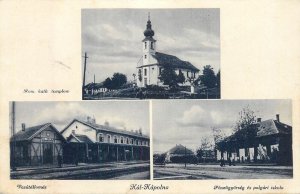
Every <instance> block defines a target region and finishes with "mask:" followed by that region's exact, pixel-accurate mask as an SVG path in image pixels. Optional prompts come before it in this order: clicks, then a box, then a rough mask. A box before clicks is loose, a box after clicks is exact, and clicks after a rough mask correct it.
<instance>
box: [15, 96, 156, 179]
mask: <svg viewBox="0 0 300 194" xmlns="http://www.w3.org/2000/svg"><path fill="white" fill-rule="evenodd" d="M10 120H11V121H10V123H11V126H10V134H11V135H10V176H11V179H36V180H39V179H64V180H86V179H91V180H96V179H97V180H98V179H99V180H108V179H115V180H129V179H130V180H135V179H136V180H140V179H142V180H144V179H145V180H146V179H148V180H149V179H150V136H149V134H150V133H149V126H150V123H149V104H148V102H146V101H139V102H133V101H132V102H126V103H124V102H120V101H119V102H118V101H114V102H109V103H108V102H107V101H98V102H95V101H93V102H83V101H81V102H80V101H77V102H71V101H70V102H50V101H48V102H11V104H10Z"/></svg>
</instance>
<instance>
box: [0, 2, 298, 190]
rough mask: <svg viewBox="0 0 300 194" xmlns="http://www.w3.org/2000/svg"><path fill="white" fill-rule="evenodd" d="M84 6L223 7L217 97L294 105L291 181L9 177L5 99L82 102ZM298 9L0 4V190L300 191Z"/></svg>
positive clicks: (277, 5) (273, 5)
mask: <svg viewBox="0 0 300 194" xmlns="http://www.w3.org/2000/svg"><path fill="white" fill-rule="evenodd" d="M82 8H220V24H221V27H220V31H221V83H222V87H221V89H222V99H292V100H293V158H294V177H293V179H289V180H278V179H277V180H276V179H274V180H178V181H150V180H149V181H105V180H91V181H90V180H76V181H67V180H63V181H61V180H41V181H37V180H31V181H30V180H10V178H9V169H10V168H9V107H8V105H9V104H8V102H9V101H13V100H16V101H45V100H46V101H62V100H66V101H80V100H81V85H82V70H81V63H82V51H81V9H82ZM299 10H300V1H298V0H290V1H284V0H282V1H279V0H274V1H266V0H255V1H235V0H229V1H217V0H211V1H201V0H200V1H186V2H184V1H176V0H173V1H171V0H170V1H138V0H128V1H122V0H119V1H118V0H115V1H79V0H77V1H72V0H70V1H63V0H62V1H50V0H49V1H14V0H12V1H8V0H2V1H0V95H1V96H0V100H1V106H0V116H1V117H0V127H1V130H0V143H1V145H0V153H1V154H0V164H1V165H0V193H41V192H44V193H141V192H148V193H153V191H133V190H129V189H130V184H132V183H136V184H144V183H150V184H154V185H160V184H162V185H165V186H169V189H168V190H165V191H157V192H159V193H214V192H222V193H228V191H226V190H223V191H220V190H219V191H216V190H213V187H214V186H215V185H221V186H226V185H228V186H240V185H243V186H258V185H269V186H273V185H277V186H280V185H281V186H283V187H284V190H279V191H277V193H299V192H300V184H299V182H300V170H299V164H300V154H299V150H300V137H299V136H300V133H299V130H300V11H299ZM59 62H62V63H63V64H65V65H67V66H69V67H70V68H64V67H62V66H61V64H60V63H59ZM24 89H33V90H37V89H48V90H51V89H65V90H69V91H70V93H68V94H47V95H45V94H37V93H36V94H25V93H23V90H24ZM18 184H22V185H27V184H36V185H46V186H47V190H44V191H43V190H19V189H17V186H16V185H18ZM233 192H240V191H231V192H230V193H233ZM251 192H253V191H251V190H247V191H244V193H251ZM256 192H257V191H256ZM261 192H265V193H274V192H276V191H274V190H267V191H261Z"/></svg>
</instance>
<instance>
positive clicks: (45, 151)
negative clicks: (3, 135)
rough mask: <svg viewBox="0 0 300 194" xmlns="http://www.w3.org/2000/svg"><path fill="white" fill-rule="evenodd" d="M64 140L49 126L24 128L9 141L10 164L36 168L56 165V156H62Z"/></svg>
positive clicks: (47, 124) (23, 126) (49, 124)
mask: <svg viewBox="0 0 300 194" xmlns="http://www.w3.org/2000/svg"><path fill="white" fill-rule="evenodd" d="M64 143H65V138H64V137H63V136H62V135H61V134H60V133H59V131H58V130H57V129H56V128H55V127H54V126H53V125H52V124H51V123H46V124H42V125H38V126H34V127H29V128H26V126H25V124H22V130H20V131H19V132H17V133H16V134H15V135H14V136H13V137H11V139H10V146H11V152H10V153H11V160H10V161H11V164H12V162H14V165H15V166H37V165H53V164H57V163H58V161H57V156H58V155H60V156H61V157H62V155H63V145H64Z"/></svg>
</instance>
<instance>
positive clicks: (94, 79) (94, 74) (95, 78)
mask: <svg viewBox="0 0 300 194" xmlns="http://www.w3.org/2000/svg"><path fill="white" fill-rule="evenodd" d="M95 80H96V78H95V74H94V83H96V81H95Z"/></svg>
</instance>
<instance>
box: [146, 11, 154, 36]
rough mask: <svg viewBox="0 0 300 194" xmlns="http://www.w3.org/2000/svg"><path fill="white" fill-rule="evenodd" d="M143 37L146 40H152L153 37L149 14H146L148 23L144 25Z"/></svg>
mask: <svg viewBox="0 0 300 194" xmlns="http://www.w3.org/2000/svg"><path fill="white" fill-rule="evenodd" d="M144 35H145V37H146V38H152V37H153V36H154V31H153V30H152V25H151V20H150V13H148V21H147V25H146V30H145V31H144Z"/></svg>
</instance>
